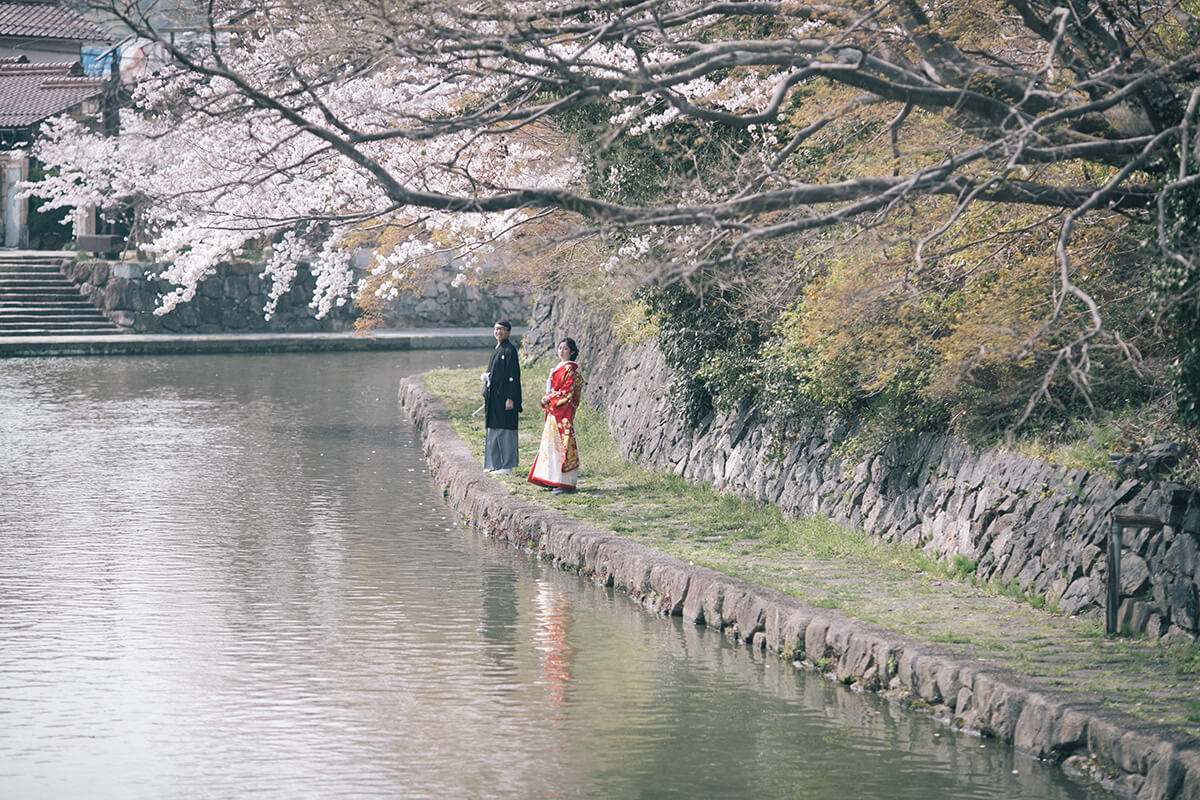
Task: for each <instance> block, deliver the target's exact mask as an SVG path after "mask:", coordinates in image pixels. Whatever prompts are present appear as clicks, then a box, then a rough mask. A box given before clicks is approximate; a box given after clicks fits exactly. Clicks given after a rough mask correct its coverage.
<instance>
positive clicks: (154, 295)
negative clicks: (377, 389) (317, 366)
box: [62, 261, 354, 333]
mask: <svg viewBox="0 0 1200 800" xmlns="http://www.w3.org/2000/svg"><path fill="white" fill-rule="evenodd" d="M158 269H160V267H159V266H158V265H155V264H148V263H136V262H125V261H115V262H110V261H68V262H66V263H65V264H64V265H63V267H62V271H63V274H64V275H66V276H67V277H68V278H70V279H71V280H72V281H74V282H75V283H77V284H78V285H79V291H80V293H82V294H83V295H84V296H86V297H87V298H88V299H89V300H91V302H92V304H93V305H95V306H96V307H97V308H99V309H100V310H102V311H103V312H104V313H105V314H106V315H107V316H108V318H109V319H111V320H112V321H113V322H115V323H116V324H117V325H120V326H121V327H122V328H127V329H129V330H132V331H135V332H137V333H222V332H269V331H275V332H285V331H286V332H293V333H309V332H312V331H338V330H345V329H347V328H350V327H352V326H353V324H354V312H353V311H351V310H350V309H348V308H346V309H338V310H336V311H335V312H334V313H332V314H330V315H329V316H328V317H326V318H325V319H317V318H316V311H315V310H314V309H311V308H309V307H308V303H309V300H311V299H312V293H313V289H314V288H315V286H316V279H315V278H314V277H313V276H312V275H310V274H309V273H308V272H306V271H303V270H301V271H299V272H298V274H297V275H296V279H295V282H294V283H293V285H292V288H291V290H290V291H289V292H288V293H287V294H286V295H285V296H284V297H282V298H280V299H279V303H278V305H277V306H276V310H275V314H274V315H273V316H272V317H271V319H269V320H267V319H263V306H265V305H266V303H267V293H268V292H269V290H270V281H268V280H265V279H263V278H260V277H259V275H261V274H262V271H263V265H262V264H255V263H250V262H234V263H232V264H221V265H220V266H219V267H218V268H217V272H216V274H215V275H210V276H209V277H207V278H205V279H204V280H203V281H201V283H200V286H199V288H198V289H197V291H196V296H195V297H194V298H193V299H192V300H191V301H189V302H187V303H180V304H179V305H178V306H176V307H175V308H174V309H172V310H171V311H170V312H168V313H166V314H163V315H161V316H160V315H157V314H155V313H154V309H155V308H157V307H158V305H159V297H160V296H161V295H162V294H164V293H166V292H170V291H172V290H173V289H174V285H173V284H171V283H170V282H169V281H165V280H159V279H155V278H153V277H151V276H152V274H153V273H154V272H156V271H157V270H158Z"/></svg>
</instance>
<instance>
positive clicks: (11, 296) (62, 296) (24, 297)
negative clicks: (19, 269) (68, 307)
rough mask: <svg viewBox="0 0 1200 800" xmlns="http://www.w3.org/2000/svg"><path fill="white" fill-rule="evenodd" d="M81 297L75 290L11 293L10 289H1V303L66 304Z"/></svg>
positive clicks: (18, 291)
mask: <svg viewBox="0 0 1200 800" xmlns="http://www.w3.org/2000/svg"><path fill="white" fill-rule="evenodd" d="M79 296H80V295H79V292H78V291H73V290H72V291H62V292H48V291H45V290H36V289H35V290H30V291H24V290H20V289H18V290H16V291H9V290H8V289H5V288H3V287H0V301H4V300H13V301H18V302H21V301H24V302H28V303H57V302H59V301H60V300H61V301H63V302H65V301H67V300H74V299H75V298H77V297H79Z"/></svg>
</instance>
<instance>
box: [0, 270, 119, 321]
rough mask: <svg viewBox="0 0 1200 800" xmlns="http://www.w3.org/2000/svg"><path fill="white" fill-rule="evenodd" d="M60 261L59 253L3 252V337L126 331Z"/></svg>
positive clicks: (0, 280) (0, 318)
mask: <svg viewBox="0 0 1200 800" xmlns="http://www.w3.org/2000/svg"><path fill="white" fill-rule="evenodd" d="M60 262H61V258H59V257H57V256H36V255H34V256H29V255H4V254H0V337H2V336H79V335H99V334H114V333H121V332H122V331H121V329H120V328H119V327H117V326H116V325H114V324H113V323H112V321H111V320H109V319H108V317H106V316H104V314H103V312H101V311H100V310H99V309H98V308H96V307H95V306H93V305H92V304H91V303H90V302H89V301H88V299H87V298H86V297H84V296H83V295H81V294H80V293H79V287H77V286H76V285H75V284H73V283H72V282H71V281H70V280H68V279H67V278H66V277H65V276H64V275H63V274H62V272H61V271H60V270H59V264H60Z"/></svg>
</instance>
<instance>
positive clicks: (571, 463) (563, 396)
mask: <svg viewBox="0 0 1200 800" xmlns="http://www.w3.org/2000/svg"><path fill="white" fill-rule="evenodd" d="M511 332H512V325H510V324H509V323H508V322H506V321H500V322H497V323H496V324H495V326H493V328H492V335H493V336H495V337H496V349H495V351H493V353H492V358H491V360H490V361H489V362H488V368H487V372H485V373H483V375H482V380H483V398H484V410H485V414H486V415H487V422H486V428H487V434H486V439H485V441H484V447H483V467H484V469H486V470H487V471H489V472H496V473H501V474H504V475H511V474H512V471H513V467H515V466H517V415H518V414H520V413H521V365H520V363H519V362H518V361H517V348H515V347H513V345H512V342H510V341H509V340H508V336H509V334H510V333H511ZM555 353H556V355H557V356H558V359H559V363H558V365H557V366H556V367H555V368H554V369H553V370H551V371H550V377H549V378H547V379H546V393H545V394H544V395H542V402H541V406H542V408H543V409H545V412H546V419H545V425H544V426H543V427H542V442H541V445H540V446H539V447H538V452H537V455H536V456H534V459H533V468H532V469H530V470H529V479H528V480H529V482H530V483H534V484H537V485H539V486H544V487H546V488H547V489H553V490H554V491H555V492H569V491H574V489H575V484H576V479H577V478H578V475H579V448H578V446H577V445H576V443H575V410H576V409H577V408H579V398H580V395H581V389H582V380H581V379H580V376H579V365H578V364H576V363H575V359H576V358H578V357H579V348H578V347H577V346H576V345H575V340H574V339H563V340H562V341H560V342H559V343H558V347H557V348H556V350H555Z"/></svg>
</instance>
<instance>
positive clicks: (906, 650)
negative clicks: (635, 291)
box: [399, 327, 1200, 800]
mask: <svg viewBox="0 0 1200 800" xmlns="http://www.w3.org/2000/svg"><path fill="white" fill-rule="evenodd" d="M578 330H579V328H578V327H573V328H572V332H574V331H578ZM399 399H400V403H401V405H402V406H403V407H404V408H405V409H406V410H407V411H408V413H409V414H410V415H411V416H412V418H413V420H414V421H415V422H416V424H417V427H418V429H419V430H420V432H421V437H422V442H423V446H424V451H425V454H426V457H427V458H428V460H429V466H430V472H431V473H432V476H433V479H434V480H435V481H436V482H437V483H438V484H439V485H440V486H441V487H442V488H443V492H444V494H445V496H446V498H447V501H448V502H449V504H450V505H451V506H452V507H453V508H455V509H456V510H457V511H458V512H459V513H461V514H462V515H463V517H464V518H465V519H466V521H467V523H468V524H469V525H470V527H471V528H472V529H473V530H475V531H478V532H480V533H483V534H486V535H488V536H494V537H496V538H498V539H501V540H503V541H506V542H509V543H510V544H512V545H514V546H516V547H520V548H523V549H525V550H527V551H531V552H533V553H536V554H538V555H539V556H540V557H543V558H547V559H552V560H553V561H554V563H555V564H556V565H557V566H559V567H560V568H562V569H566V570H570V571H572V572H577V573H578V574H580V575H583V576H586V577H589V578H591V579H592V580H594V581H595V582H597V583H599V584H602V585H608V586H612V587H613V588H614V589H616V590H619V591H622V592H625V593H626V594H628V595H630V596H631V597H633V598H635V599H637V600H638V601H640V602H641V603H642V604H643V605H644V606H646V607H647V608H649V609H651V610H653V611H655V612H657V613H659V614H668V615H676V616H681V617H682V618H683V619H684V620H686V621H689V622H693V623H696V624H702V625H707V626H708V627H710V628H714V629H717V630H721V631H724V632H725V633H726V635H727V636H729V637H730V638H731V639H732V640H733V641H735V642H738V643H741V644H745V645H749V646H752V647H757V648H761V649H766V650H769V651H771V652H773V653H777V654H779V655H781V656H782V657H784V658H786V659H788V660H790V661H792V662H793V663H795V664H797V666H802V665H808V666H811V667H814V668H816V669H819V670H821V671H822V672H823V673H824V674H826V675H827V676H828V677H830V678H832V679H834V680H837V681H838V682H840V683H843V684H853V685H855V686H857V687H860V688H862V689H864V690H867V691H881V690H882V691H888V692H891V693H893V694H894V695H896V696H898V697H900V698H904V697H908V698H911V699H913V701H914V702H913V705H914V706H927V707H929V708H932V709H933V712H934V714H935V716H937V717H938V718H940V719H943V720H946V721H952V722H953V724H954V725H955V726H956V727H960V728H962V729H964V730H967V731H974V732H978V733H979V734H981V735H986V736H993V737H996V738H998V739H1000V740H1002V741H1004V742H1007V743H1009V744H1012V745H1013V746H1015V747H1016V748H1018V749H1020V750H1021V751H1023V752H1027V753H1030V754H1032V755H1034V756H1037V757H1040V758H1049V759H1055V760H1061V761H1064V762H1068V763H1070V764H1072V765H1078V767H1079V768H1084V767H1086V765H1093V766H1094V765H1097V764H1098V765H1102V767H1103V768H1104V770H1105V771H1106V772H1107V773H1108V774H1109V775H1110V776H1111V775H1112V774H1114V773H1115V774H1116V777H1115V778H1113V779H1111V780H1110V781H1109V783H1110V785H1111V786H1112V787H1113V788H1116V789H1118V790H1121V791H1124V792H1127V793H1129V794H1133V795H1136V796H1137V797H1139V798H1143V800H1200V752H1197V751H1196V749H1195V747H1194V743H1193V742H1190V741H1189V740H1188V739H1186V737H1183V736H1182V735H1181V734H1179V733H1178V732H1176V731H1173V730H1171V729H1170V728H1167V727H1166V726H1162V725H1154V724H1149V723H1144V722H1141V721H1139V720H1137V719H1135V718H1133V717H1130V716H1128V715H1125V714H1122V713H1118V712H1114V711H1111V710H1109V709H1106V708H1104V707H1103V706H1102V705H1101V704H1100V703H1099V702H1097V701H1093V700H1087V699H1084V698H1081V697H1078V696H1069V695H1065V694H1058V693H1055V692H1050V691H1046V690H1042V689H1040V688H1038V687H1035V686H1033V685H1032V684H1031V683H1030V682H1029V681H1027V680H1026V679H1024V678H1022V677H1021V676H1019V675H1017V674H1015V673H1012V672H1010V671H1008V670H1002V669H997V668H993V667H988V666H986V665H982V664H980V663H979V662H975V661H971V660H967V659H963V658H961V657H957V656H954V655H952V654H950V653H949V652H947V651H945V650H943V649H941V648H938V647H936V646H934V645H928V644H923V643H921V642H919V641H917V640H914V639H912V638H910V637H907V636H902V635H900V634H897V633H894V632H891V631H888V630H885V629H883V628H880V627H878V626H876V625H871V624H869V623H863V622H858V621H855V620H850V619H847V618H846V617H844V616H841V615H840V614H837V613H835V612H833V611H829V610H826V609H816V608H812V607H810V606H807V605H805V604H804V603H801V602H800V601H799V600H797V599H796V598H794V597H790V596H788V595H784V594H782V593H780V592H777V591H774V590H771V589H767V588H764V587H761V586H757V585H755V584H752V583H748V582H746V581H743V580H739V579H737V578H731V577H728V576H726V575H722V574H720V573H717V572H714V571H712V570H709V569H705V568H703V567H696V566H693V565H689V564H686V563H685V562H683V561H681V560H679V559H676V558H674V557H671V556H667V555H664V554H662V553H659V552H656V551H654V550H651V549H649V548H647V547H645V546H643V545H640V544H637V543H635V542H631V541H629V540H627V539H623V538H621V537H619V536H614V535H611V534H606V533H604V532H602V531H599V530H597V529H596V528H594V527H592V526H590V525H587V524H585V523H582V522H578V521H576V520H573V519H570V518H568V517H565V516H563V515H561V514H558V513H557V512H554V511H551V510H549V509H545V508H542V507H540V506H535V505H532V504H530V503H528V502H526V501H524V500H521V499H519V498H517V497H514V496H513V495H511V494H509V493H508V492H507V491H506V490H505V489H504V488H503V487H502V486H501V485H500V484H499V483H497V482H496V481H495V480H493V479H492V478H490V477H489V476H488V475H487V474H486V473H485V472H484V471H483V467H482V466H481V465H480V463H479V462H478V461H477V460H476V459H475V458H474V457H473V456H472V454H471V452H470V450H469V449H468V447H467V444H466V443H465V442H464V441H463V440H462V439H460V438H459V437H458V435H457V434H455V433H454V431H453V428H452V427H451V425H450V420H449V418H448V416H447V415H446V412H445V408H444V407H443V406H442V404H441V403H440V401H438V400H437V399H436V398H435V397H434V396H433V395H432V394H431V393H430V392H429V391H428V390H426V389H425V388H424V387H423V386H422V385H421V382H420V378H406V379H404V380H403V381H402V382H401V385H400V392H399ZM918 700H919V702H915V701H918Z"/></svg>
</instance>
